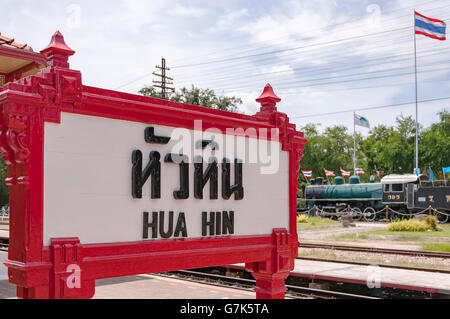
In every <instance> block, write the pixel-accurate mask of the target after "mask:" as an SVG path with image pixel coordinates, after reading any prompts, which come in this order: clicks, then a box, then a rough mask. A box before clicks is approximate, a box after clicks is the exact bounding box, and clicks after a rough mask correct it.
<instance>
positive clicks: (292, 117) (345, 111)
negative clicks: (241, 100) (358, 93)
mask: <svg viewBox="0 0 450 319" xmlns="http://www.w3.org/2000/svg"><path fill="white" fill-rule="evenodd" d="M448 99H450V96H448V97H441V98H435V99H429V100H421V101H418V102H419V103H429V102H435V101H442V100H448ZM414 103H416V102H415V100H414V101H411V102H405V103H397V104H387V105H379V106H371V107H363V108H357V109H351V110H344V111H335V112H327V113H316V114H309V115H301V116H291V117H290V119H301V118H310V117H316V116H326V115H336V114H343V113H351V112H355V111H368V110H377V109H383V108H390V107H399V106H405V105H410V104H414Z"/></svg>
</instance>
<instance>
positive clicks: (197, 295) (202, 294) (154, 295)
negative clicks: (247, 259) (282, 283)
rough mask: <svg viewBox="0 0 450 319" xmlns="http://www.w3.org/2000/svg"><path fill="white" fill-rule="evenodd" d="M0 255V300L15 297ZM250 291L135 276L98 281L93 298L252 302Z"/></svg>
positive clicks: (3, 254)
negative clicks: (245, 300)
mask: <svg viewBox="0 0 450 319" xmlns="http://www.w3.org/2000/svg"><path fill="white" fill-rule="evenodd" d="M6 258H7V253H6V252H0V299H10V298H16V287H15V286H14V285H12V284H10V283H9V282H8V273H7V268H6V267H5V265H3V262H4V261H5V259H6ZM255 298H256V294H255V292H253V291H245V290H240V289H233V288H223V287H216V286H211V285H206V284H200V283H195V282H189V281H184V280H178V279H172V278H164V277H159V276H155V275H138V276H127V277H118V278H110V279H102V280H97V281H96V282H95V296H94V299H255Z"/></svg>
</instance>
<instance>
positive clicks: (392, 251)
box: [298, 243, 450, 259]
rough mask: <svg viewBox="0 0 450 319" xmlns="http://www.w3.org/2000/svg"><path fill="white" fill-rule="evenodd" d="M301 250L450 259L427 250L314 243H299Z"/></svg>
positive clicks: (448, 255)
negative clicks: (331, 250)
mask: <svg viewBox="0 0 450 319" xmlns="http://www.w3.org/2000/svg"><path fill="white" fill-rule="evenodd" d="M298 246H299V247H301V248H321V249H334V250H342V251H354V252H367V253H374V254H391V255H405V256H416V257H435V258H445V259H448V258H450V253H446V252H437V251H428V250H425V251H424V250H403V249H389V248H376V247H360V246H345V245H335V244H315V243H299V245H298Z"/></svg>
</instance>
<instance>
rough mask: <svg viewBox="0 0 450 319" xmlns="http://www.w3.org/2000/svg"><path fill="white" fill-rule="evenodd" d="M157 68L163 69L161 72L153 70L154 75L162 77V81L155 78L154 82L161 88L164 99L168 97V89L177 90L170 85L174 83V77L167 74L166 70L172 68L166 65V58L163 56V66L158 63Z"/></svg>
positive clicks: (155, 85)
mask: <svg viewBox="0 0 450 319" xmlns="http://www.w3.org/2000/svg"><path fill="white" fill-rule="evenodd" d="M156 68H157V69H160V70H161V74H158V73H156V72H153V75H156V76H158V77H160V78H161V81H155V80H153V83H155V84H154V85H153V86H154V87H157V88H160V89H161V98H162V99H167V93H168V91H172V92H175V89H174V88H173V87H171V86H170V85H173V82H172V81H173V78H171V77H169V76H167V75H166V71H169V70H170V68H168V67H166V59H164V58H161V66H159V65H157V66H156Z"/></svg>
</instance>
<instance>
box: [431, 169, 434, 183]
mask: <svg viewBox="0 0 450 319" xmlns="http://www.w3.org/2000/svg"><path fill="white" fill-rule="evenodd" d="M430 181H434V174H433V170H432V169H431V167H430Z"/></svg>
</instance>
